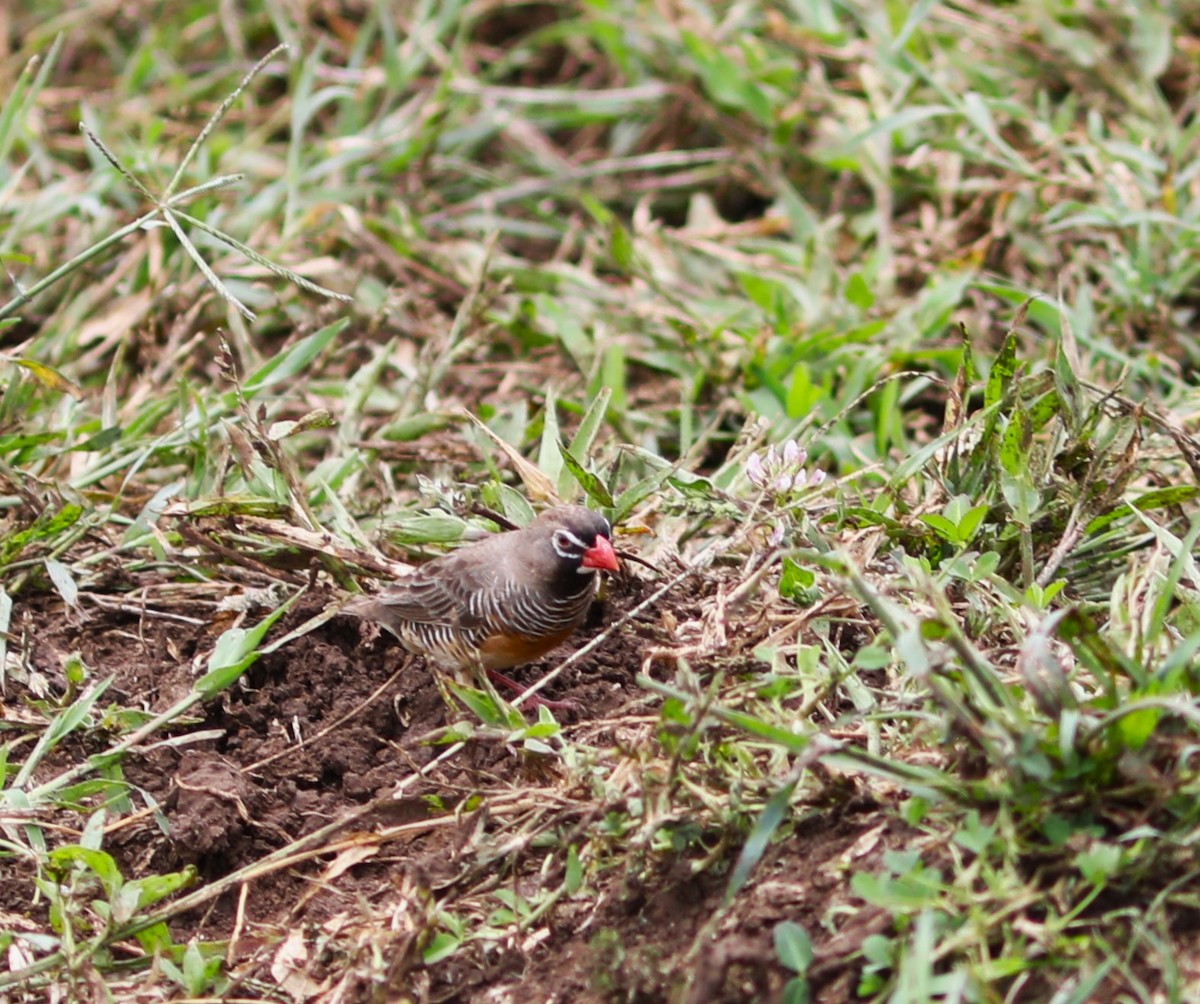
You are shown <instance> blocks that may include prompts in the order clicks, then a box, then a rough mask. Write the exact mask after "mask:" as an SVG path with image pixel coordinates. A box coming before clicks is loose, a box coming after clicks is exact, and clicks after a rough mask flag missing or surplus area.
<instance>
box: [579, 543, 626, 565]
mask: <svg viewBox="0 0 1200 1004" xmlns="http://www.w3.org/2000/svg"><path fill="white" fill-rule="evenodd" d="M583 567H584V568H602V569H604V570H605V571H606V572H615V571H617V570H618V569H620V567H621V565H620V563H619V562H618V561H617V552H616V551H614V550H613V546H612V542H611V541H610V540H609V539H608V538H607V537H597V538H596V543H594V544H593V545H592V546H591V547H589V548H588V549H587V550H586V551H584V552H583Z"/></svg>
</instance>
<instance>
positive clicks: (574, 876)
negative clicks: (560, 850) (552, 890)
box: [563, 844, 583, 896]
mask: <svg viewBox="0 0 1200 1004" xmlns="http://www.w3.org/2000/svg"><path fill="white" fill-rule="evenodd" d="M563 881H564V884H565V885H566V887H567V894H568V895H570V896H574V895H575V893H577V892H579V890H580V889H582V888H583V862H582V861H580V860H579V852H578V851H577V850H576V849H575V845H574V844H572V845H571V846H570V847H568V848H567V868H566V877H565V879H564V880H563Z"/></svg>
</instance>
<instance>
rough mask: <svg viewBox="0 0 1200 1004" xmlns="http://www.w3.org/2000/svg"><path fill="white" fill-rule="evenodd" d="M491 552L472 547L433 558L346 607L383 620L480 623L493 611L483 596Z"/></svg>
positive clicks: (492, 578) (492, 570) (492, 572)
mask: <svg viewBox="0 0 1200 1004" xmlns="http://www.w3.org/2000/svg"><path fill="white" fill-rule="evenodd" d="M490 557H491V556H490V555H482V554H480V553H479V548H478V547H476V548H472V549H470V551H464V552H456V553H454V554H448V555H446V556H445V557H442V558H437V559H435V560H434V561H431V562H429V563H427V564H425V565H422V566H421V567H420V568H418V569H417V570H416V571H414V572H413V573H412V575H409V576H406V577H405V578H403V579H401V580H400V581H399V582H396V583H395V584H394V585H391V586H389V587H388V588H387V589H384V590H383V591H382V592H380V593H377V594H376V595H375V596H371V597H365V598H364V599H361V600H358V601H356V602H355V603H353V604H351V605H350V607H348V608H347V611H348V612H349V613H357V614H360V615H362V616H366V617H373V618H376V619H378V620H381V621H383V622H385V623H386V622H388V621H391V620H402V621H407V622H409V623H411V624H446V625H451V626H453V627H455V628H458V629H460V630H463V631H472V630H475V629H477V628H482V627H485V626H486V622H487V620H488V618H489V617H490V616H491V614H492V611H491V610H490V609H488V605H487V604H486V603H485V598H486V597H487V596H488V595H489V593H490V592H491V591H492V590H493V589H494V588H495V582H496V577H497V569H496V567H495V564H494V562H493V561H491V560H488V559H489V558H490ZM464 559H467V560H464ZM481 559H482V560H481Z"/></svg>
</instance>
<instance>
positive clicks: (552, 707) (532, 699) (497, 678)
mask: <svg viewBox="0 0 1200 1004" xmlns="http://www.w3.org/2000/svg"><path fill="white" fill-rule="evenodd" d="M487 675H488V678H489V679H490V680H491V681H492V682H493V683H498V684H500V686H502V687H504V688H505V689H506V690H511V691H512V692H513V693H514V694H523V693H525V691H526V689H527V688H526V687H525V685H524V684H521V683H517V681H516V680H514V679H513V678H512V677H511V676H505V675H504V674H503V673H500V672H497V671H496V670H494V669H489V670H488V671H487ZM520 706H521V709H522V710H525V709H526V708H529V709H532V710H535V711H536V710H537V709H538V708H546V709H547V710H549V711H576V712H577V711H579V710H580V707H579V704H578V703H577V702H575V701H552V700H550V698H548V697H542V696H541V695H540V694H532V695H531V696H529V697H527V698H525V700H523V701H521V704H520Z"/></svg>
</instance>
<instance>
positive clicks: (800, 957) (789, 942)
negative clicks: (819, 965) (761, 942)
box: [774, 920, 814, 976]
mask: <svg viewBox="0 0 1200 1004" xmlns="http://www.w3.org/2000/svg"><path fill="white" fill-rule="evenodd" d="M774 940H775V954H776V955H777V956H778V957H779V961H780V962H781V963H782V964H783V965H784V966H786V967H787V968H788V969H790V970H791V971H792V972H793V973H799V974H800V975H801V976H803V975H804V974H805V973H807V972H808V967H809V966H811V965H812V961H813V955H814V952H813V943H812V938H810V937H809V936H808V932H807V931H806V930H805V929H804V928H803V927H801V926H800V925H799V924H797V923H795V922H793V921H790V920H784V921H781V922H780V923H778V924H776V925H775V932H774Z"/></svg>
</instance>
